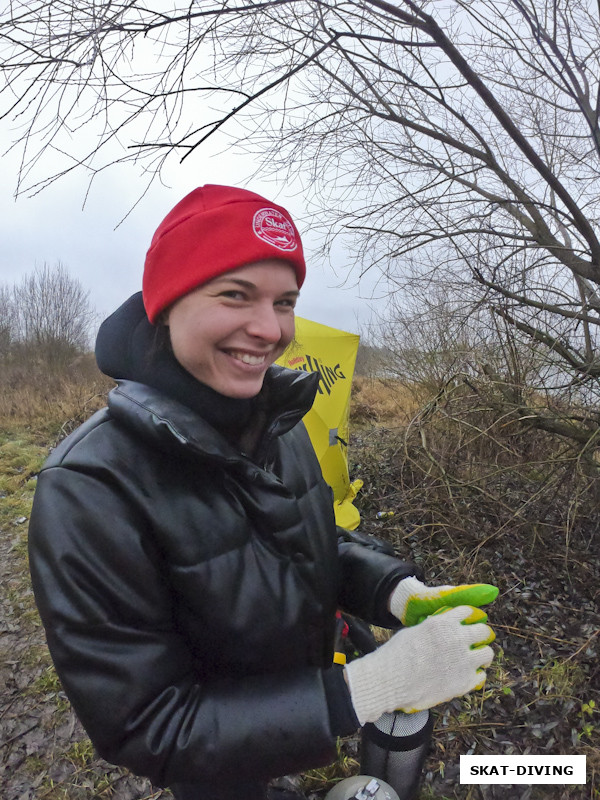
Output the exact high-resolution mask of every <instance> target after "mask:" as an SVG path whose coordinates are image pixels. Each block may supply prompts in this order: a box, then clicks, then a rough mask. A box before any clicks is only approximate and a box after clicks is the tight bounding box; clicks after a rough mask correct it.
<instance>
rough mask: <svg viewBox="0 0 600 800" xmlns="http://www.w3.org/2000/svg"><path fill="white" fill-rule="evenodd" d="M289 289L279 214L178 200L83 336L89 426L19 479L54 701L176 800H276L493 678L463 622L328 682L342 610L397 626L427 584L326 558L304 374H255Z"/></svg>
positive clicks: (347, 553)
mask: <svg viewBox="0 0 600 800" xmlns="http://www.w3.org/2000/svg"><path fill="white" fill-rule="evenodd" d="M304 275H305V264H304V256H303V252H302V244H301V241H300V236H299V234H298V231H297V229H296V227H295V225H294V223H293V222H292V220H291V219H290V218H289V215H288V214H287V212H286V211H285V209H283V208H280V207H279V206H274V205H273V204H272V203H269V202H268V201H267V200H265V199H264V198H262V197H260V196H259V195H256V194H254V193H252V192H248V191H245V190H241V189H234V188H231V187H223V186H204V187H202V188H200V189H196V190H195V191H193V192H192V193H191V194H190V195H188V196H187V197H185V198H184V199H183V200H182V201H181V202H180V203H179V204H178V205H177V206H176V207H175V208H174V209H173V210H172V211H171V212H170V213H169V214H168V215H167V217H166V218H165V219H164V220H163V222H162V223H161V224H160V225H159V227H158V229H157V231H156V233H155V235H154V238H153V240H152V244H151V246H150V249H149V250H148V253H147V256H146V262H145V268H144V281H143V291H142V292H139V293H137V294H135V295H133V297H131V298H130V299H129V300H128V301H127V302H126V303H124V304H123V305H122V306H121V307H120V308H119V309H117V311H115V312H114V313H113V314H112V315H111V316H110V317H109V318H108V319H107V320H105V321H104V322H103V324H102V326H101V328H100V331H99V333H98V339H97V342H96V358H97V361H98V364H99V366H100V368H101V369H102V371H103V372H105V373H106V374H107V375H109V376H111V377H113V378H115V379H116V380H117V383H118V386H117V388H116V389H113V391H112V392H111V393H110V394H109V397H108V408H106V409H103V410H102V411H99V412H98V413H97V414H96V415H95V416H93V417H92V418H91V419H89V420H88V421H87V422H86V423H84V425H82V426H81V427H80V428H79V429H78V430H76V431H75V432H74V433H72V434H71V436H69V437H68V438H67V439H65V440H64V441H63V442H62V443H61V444H60V445H59V446H58V447H57V448H56V449H55V450H54V451H53V453H52V455H51V457H50V459H49V460H48V461H47V462H46V464H45V466H44V468H43V469H42V470H41V472H40V474H39V477H38V484H37V490H36V495H35V500H34V506H33V510H32V514H31V521H30V527H29V532H30V565H31V573H32V579H33V586H34V592H35V597H36V601H37V604H38V608H39V610H40V615H41V617H42V621H43V623H44V626H45V629H46V634H47V638H48V644H49V647H50V652H51V654H52V658H53V660H54V663H55V666H56V669H57V672H58V674H59V676H60V679H61V682H62V684H63V686H64V688H65V691H66V692H67V694H68V696H69V699H70V700H71V702H72V704H73V706H74V708H75V710H76V712H77V714H78V715H79V717H80V719H81V721H82V723H83V725H84V727H85V729H86V730H87V732H88V734H89V736H90V738H91V740H92V742H93V743H94V745H95V747H96V748H97V750H98V751H99V753H100V755H102V756H103V757H104V758H106V759H107V760H108V761H111V762H113V763H117V764H123V765H125V766H127V767H129V768H130V769H131V770H132V771H134V772H136V773H138V774H141V775H145V776H148V777H149V778H150V779H151V780H152V781H154V782H155V783H156V784H157V785H161V786H165V785H166V786H169V787H170V788H171V789H172V790H173V793H174V795H175V797H176V798H177V800H207V798H210V800H264V798H268V799H269V800H274V798H275V797H277V790H276V788H275V787H274V786H269V785H268V784H269V780H270V779H271V778H276V777H277V776H281V775H285V774H286V773H290V772H299V771H301V770H303V769H308V768H311V767H318V766H322V765H324V764H326V763H328V762H330V761H332V760H333V759H334V757H335V754H336V742H337V737H339V736H343V735H346V734H350V733H353V732H354V731H355V730H356V729H357V727H358V725H359V721H360V722H361V723H363V722H366V721H375V720H376V719H377V718H378V717H379V716H380V714H381V713H382V712H383V711H386V710H387V711H391V710H392V709H394V708H397V707H404V705H406V706H407V707H409V708H411V709H412V708H417V707H423V708H427V707H429V705H431V704H433V703H436V702H440V701H441V699H443V697H448V698H449V697H451V696H454V695H455V694H462V693H464V692H465V691H468V690H469V689H471V688H473V687H474V686H476V685H479V684H480V683H481V682H482V669H481V667H484V666H485V665H486V664H488V663H489V662H490V660H491V650H490V648H489V647H482V648H481V649H479V650H478V651H477V652H474V651H472V650H471V645H472V644H473V643H485V642H486V641H489V640H490V630H489V628H487V626H486V625H484V624H483V622H481V621H479V622H474V624H471V625H469V626H468V627H469V630H468V631H465V629H464V628H463V626H462V623H463V621H465V620H466V619H471V618H472V615H471V611H470V610H469V609H467V610H466V611H465V610H464V609H463V610H462V611H460V612H458V613H456V614H455V615H454V616H450V615H444V614H440V615H438V616H437V617H433V616H432V617H431V618H430V620H431V622H430V623H429V625H428V627H427V626H420V625H419V626H415V628H414V629H410V631H412V633H411V635H410V636H409V638H408V639H406V638H404V639H403V638H402V637H403V635H404V634H408V633H409V631H400V632H399V633H398V634H396V635H395V636H394V637H392V639H391V640H390V642H389V643H388V644H386V645H385V648H387V649H384V648H382V656H381V657H380V656H379V651H378V652H377V653H373V654H370V655H369V656H365V657H364V658H362V659H357V660H356V661H354V662H353V664H351V665H349V667H348V668H347V670H344V668H343V667H342V666H341V665H340V664H339V663H335V664H334V658H333V656H334V653H333V650H334V640H335V631H336V611H337V608H338V606H340V607H341V608H345V609H346V610H347V611H348V612H349V613H351V614H355V615H358V616H362V617H363V618H364V619H366V620H368V621H369V622H373V623H375V624H378V625H388V626H390V627H394V626H397V625H398V621H399V620H400V619H402V617H403V616H404V608H405V606H407V603H408V601H409V600H411V599H414V597H413V596H414V595H415V593H416V594H418V593H419V592H420V591H421V588H420V587H422V584H420V582H419V581H418V580H416V579H415V578H411V577H410V576H414V575H415V574H416V569H415V567H414V566H413V565H411V564H409V563H405V562H402V561H399V560H398V559H396V558H394V557H393V556H391V555H388V554H385V553H381V552H378V551H374V550H372V549H370V548H367V547H365V546H364V545H363V544H362V543H360V542H357V541H347V540H345V539H344V537H343V536H341V537H340V538H339V540H338V531H337V530H336V526H335V519H334V513H333V504H332V494H331V490H330V488H329V486H328V485H327V484H326V483H325V481H324V480H323V477H322V475H321V470H320V467H319V463H318V461H317V458H316V456H315V453H314V451H313V449H312V446H311V443H310V440H309V438H308V435H307V433H306V430H305V428H304V426H303V424H302V421H301V420H302V417H303V416H304V414H305V413H306V412H307V411H308V409H309V408H310V407H311V405H312V403H313V400H314V397H315V394H316V392H317V385H318V382H319V379H320V378H319V375H318V374H317V373H306V372H302V371H292V370H287V369H283V368H282V367H279V366H276V365H275V364H274V363H273V362H274V361H275V359H277V358H278V357H279V356H280V355H281V353H282V352H283V350H284V349H285V347H286V346H287V345H288V343H289V342H290V341H291V339H292V338H293V336H294V306H295V303H296V299H297V297H298V293H299V289H300V287H301V285H302V282H303V280H304ZM159 340H160V342H162V344H161V343H160V342H159ZM157 342H159V343H158V344H157ZM406 579H408V580H409V581H410V580H412V581H413V582H412V583H408V584H407V583H406ZM402 585H404V586H405V587H406V590H405V591H402V589H401V588H396V587H401V586H402ZM398 592H399V593H398ZM446 594H447V593H446ZM461 596H462V595H461ZM427 597H428V605H427V609H428V611H427V613H430V612H431V610H432V609H434V608H435V607H436V602H437V601H436V599H435V597H437V595H436V596H435V597H434V598H433V599H432V598H431V597H430V596H429V595H427ZM390 598H396V601H394V602H391V600H390ZM443 604H444V605H448V600H447V599H446V598H445V599H444V601H443ZM483 616H485V615H483ZM475 619H477V620H480V619H481V616H480V617H477V618H475V617H473V621H474V620H475ZM419 628H421V629H422V630H424V631H425V634H424V635H421V634H420V631H419V630H418V629H419ZM405 642H408V643H409V646H408V647H405V645H404V643H405ZM404 651H406V652H405V653H404V655H403V658H402V659H400V660H401V663H402V667H401V668H397V666H396V661H397V660H398V658H399V656H400V654H401V653H402V652H404ZM444 656H445V661H446V663H444V665H443V666H444V672H443V676H444V679H443V681H442V680H441V679H440V672H439V667H438V665H439V664H440V662H444ZM368 659H370V660H368ZM424 662H426V663H427V664H429V670H428V671H424V669H423V667H422V664H423V663H424ZM361 665H362V667H361ZM378 665H379V666H378ZM422 675H424V676H425V677H424V678H423V680H421V679H420V677H419V680H418V686H416V685H412V684H411V680H413V683H415V679H414V678H412V676H422ZM440 686H443V689H440ZM407 687H408V688H407ZM442 695H443V697H442ZM279 796H280V795H279ZM280 798H281V796H280ZM281 800H284V798H281Z"/></svg>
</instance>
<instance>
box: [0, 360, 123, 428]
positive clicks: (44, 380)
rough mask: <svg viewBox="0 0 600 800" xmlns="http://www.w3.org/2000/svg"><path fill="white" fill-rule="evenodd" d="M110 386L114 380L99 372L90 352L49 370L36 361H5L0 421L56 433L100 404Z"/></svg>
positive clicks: (1, 376) (4, 424)
mask: <svg viewBox="0 0 600 800" xmlns="http://www.w3.org/2000/svg"><path fill="white" fill-rule="evenodd" d="M112 386H114V381H112V380H110V379H109V378H107V377H106V376H104V375H102V373H100V371H99V370H98V368H97V367H96V363H95V361H94V358H93V356H92V355H91V354H89V355H86V356H81V357H80V358H79V359H77V360H76V361H74V362H73V363H71V364H70V365H68V366H66V367H64V368H62V369H60V370H54V371H52V372H50V371H49V370H48V369H47V368H46V367H45V365H44V364H41V363H39V362H32V363H29V364H5V365H4V366H3V369H2V370H1V371H0V425H1V426H2V427H3V428H7V426H8V427H11V428H19V427H23V426H26V427H29V428H32V427H33V428H38V429H40V430H41V431H47V432H51V431H55V432H56V433H57V434H58V433H59V432H60V429H61V428H65V426H68V425H69V424H70V425H71V427H74V426H75V424H79V423H80V422H83V420H84V419H86V418H87V417H89V416H90V415H91V414H92V413H93V412H94V411H95V410H97V409H98V408H100V407H102V406H103V405H104V404H105V398H106V394H107V392H108V391H109V390H110V388H112ZM63 432H64V431H63Z"/></svg>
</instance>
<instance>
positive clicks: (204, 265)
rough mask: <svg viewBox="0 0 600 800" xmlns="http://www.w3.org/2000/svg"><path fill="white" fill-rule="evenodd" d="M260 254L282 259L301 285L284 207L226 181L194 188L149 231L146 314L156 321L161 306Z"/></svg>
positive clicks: (301, 269)
mask: <svg viewBox="0 0 600 800" xmlns="http://www.w3.org/2000/svg"><path fill="white" fill-rule="evenodd" d="M265 259H281V260H283V261H287V262H288V263H289V264H290V265H291V266H292V267H293V268H294V270H295V272H296V281H297V283H298V288H300V286H302V283H303V282H304V276H305V274H306V265H305V263H304V254H303V251H302V242H301V241H300V234H299V233H298V230H297V229H296V226H295V225H294V223H293V222H292V220H291V218H290V216H289V214H288V213H287V211H286V210H285V209H284V208H281V206H276V205H274V204H273V203H270V202H269V201H268V200H265V199H264V197H261V196H260V195H258V194H254V192H248V191H246V190H245V189H236V188H234V187H231V186H210V185H207V186H201V187H200V188H198V189H194V191H193V192H190V194H188V195H187V196H186V197H184V198H183V200H181V202H179V203H177V205H176V206H175V208H174V209H173V210H172V211H171V212H169V214H167V216H166V217H165V218H164V219H163V221H162V222H161V223H160V225H159V226H158V228H157V230H156V233H155V234H154V236H153V237H152V243H151V245H150V249H149V250H148V253H147V254H146V263H145V266H144V279H143V296H144V306H145V308H146V313H147V315H148V319H149V320H150V322H152V323H154V322H156V319H157V317H158V315H159V314H160V312H161V311H162V310H163V309H165V308H167V306H169V305H171V303H173V302H174V301H175V300H177V299H178V298H179V297H182V296H183V295H184V294H187V293H188V292H190V291H192V289H195V288H196V287H198V286H200V285H201V284H203V283H206V282H207V281H209V280H211V279H212V278H215V277H216V276H217V275H221V274H222V273H223V272H228V271H229V270H232V269H237V268H238V267H242V266H244V265H246V264H253V263H254V262H256V261H263V260H265Z"/></svg>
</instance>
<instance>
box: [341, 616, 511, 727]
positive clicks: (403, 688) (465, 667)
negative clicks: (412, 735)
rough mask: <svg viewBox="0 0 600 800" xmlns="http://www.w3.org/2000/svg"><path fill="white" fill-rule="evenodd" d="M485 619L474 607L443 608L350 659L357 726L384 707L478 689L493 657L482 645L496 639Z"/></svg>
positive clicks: (409, 708) (410, 706)
mask: <svg viewBox="0 0 600 800" xmlns="http://www.w3.org/2000/svg"><path fill="white" fill-rule="evenodd" d="M486 620H487V614H485V613H484V612H483V611H481V609H479V608H472V607H471V606H459V607H458V608H450V609H443V610H441V611H439V612H436V613H435V614H433V615H432V616H429V617H427V619H425V620H424V621H423V622H421V623H420V624H419V625H415V626H413V627H412V628H403V629H402V630H401V631H398V633H396V634H394V636H392V638H391V639H390V640H389V641H388V642H386V643H385V644H383V645H382V646H381V647H379V648H378V649H377V650H375V652H373V653H369V654H368V655H366V656H363V657H362V658H357V659H356V660H355V661H351V662H350V663H349V664H348V665H347V666H346V667H345V670H346V677H347V680H348V686H349V689H350V697H351V699H352V704H353V706H354V710H355V712H356V716H357V717H358V720H359V722H360V724H361V725H364V724H365V722H375V720H377V719H379V717H380V716H381V715H382V714H383V713H384V712H386V711H387V712H391V711H395V710H396V709H401V710H403V711H406V712H407V713H412V712H414V711H422V710H423V709H425V708H431V707H432V706H436V705H438V703H443V702H446V701H448V700H452V698H454V697H460V696H461V695H463V694H466V693H467V692H470V691H472V690H473V689H480V688H481V687H482V686H483V684H484V683H485V667H489V665H490V664H491V663H492V659H493V657H494V652H493V650H492V648H491V647H488V646H487V645H489V644H490V642H493V641H494V639H495V638H496V637H495V634H494V631H493V630H492V629H491V628H490V627H489V626H488V625H485V624H483V623H485V622H486Z"/></svg>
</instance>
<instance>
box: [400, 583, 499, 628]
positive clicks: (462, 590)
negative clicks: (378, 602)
mask: <svg viewBox="0 0 600 800" xmlns="http://www.w3.org/2000/svg"><path fill="white" fill-rule="evenodd" d="M497 596H498V589H497V587H496V586H492V585H491V584H489V583H465V584H462V585H461V586H425V584H424V583H421V581H420V580H418V579H417V578H413V577H410V578H404V580H401V581H400V583H399V584H398V585H397V586H396V588H395V589H394V591H393V592H392V594H391V596H390V611H391V612H392V614H393V615H394V616H395V617H397V618H398V619H399V620H400V622H401V623H402V624H403V625H407V626H410V625H416V624H417V623H419V622H422V621H423V620H424V619H425V618H426V617H429V616H431V614H434V613H435V612H436V611H438V610H439V609H440V608H444V607H446V608H456V607H457V606H474V607H476V608H479V606H483V605H486V604H487V603H492V602H493V601H494V600H495V599H496V597H497Z"/></svg>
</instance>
